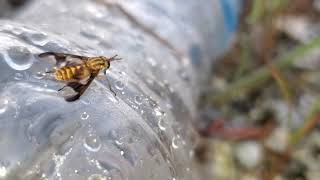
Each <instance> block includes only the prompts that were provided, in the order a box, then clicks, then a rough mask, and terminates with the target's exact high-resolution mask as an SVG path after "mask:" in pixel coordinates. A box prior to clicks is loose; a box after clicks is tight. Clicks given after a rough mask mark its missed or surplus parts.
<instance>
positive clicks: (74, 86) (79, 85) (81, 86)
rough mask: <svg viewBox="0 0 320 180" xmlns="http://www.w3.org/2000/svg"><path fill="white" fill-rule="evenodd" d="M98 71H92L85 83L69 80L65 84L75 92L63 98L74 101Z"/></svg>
mask: <svg viewBox="0 0 320 180" xmlns="http://www.w3.org/2000/svg"><path fill="white" fill-rule="evenodd" d="M98 73H99V72H94V73H92V74H91V76H90V78H89V79H88V81H87V83H86V84H82V83H80V82H69V83H68V84H67V86H69V87H71V88H72V89H73V90H74V91H75V92H76V94H75V95H73V96H68V97H65V100H66V101H68V102H72V101H76V100H78V99H79V98H80V96H81V95H82V94H83V93H84V92H85V91H86V89H87V88H88V87H89V85H90V84H91V82H92V81H93V80H94V78H95V77H96V76H97V75H98Z"/></svg>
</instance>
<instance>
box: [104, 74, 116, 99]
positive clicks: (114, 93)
mask: <svg viewBox="0 0 320 180" xmlns="http://www.w3.org/2000/svg"><path fill="white" fill-rule="evenodd" d="M106 80H107V81H108V86H109V89H110V91H111V92H112V93H113V95H114V96H117V94H116V92H114V90H113V89H112V87H111V83H110V81H109V79H108V77H107V76H106Z"/></svg>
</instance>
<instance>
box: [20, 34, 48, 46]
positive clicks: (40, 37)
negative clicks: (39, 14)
mask: <svg viewBox="0 0 320 180" xmlns="http://www.w3.org/2000/svg"><path fill="white" fill-rule="evenodd" d="M25 36H26V38H27V39H28V40H29V41H31V42H32V43H33V44H35V45H40V46H43V45H45V44H46V43H47V36H46V35H45V34H43V33H39V32H35V33H28V34H25Z"/></svg>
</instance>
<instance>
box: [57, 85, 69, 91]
mask: <svg viewBox="0 0 320 180" xmlns="http://www.w3.org/2000/svg"><path fill="white" fill-rule="evenodd" d="M67 86H68V85H64V86H63V87H62V88H60V89H58V91H61V90H63V89H64V88H66V87H67Z"/></svg>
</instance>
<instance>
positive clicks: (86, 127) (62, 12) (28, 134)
mask: <svg viewBox="0 0 320 180" xmlns="http://www.w3.org/2000/svg"><path fill="white" fill-rule="evenodd" d="M239 9H240V1H238V0H199V1H194V0H176V1H158V0H136V1H131V0H122V1H112V0H39V1H32V2H30V3H29V4H28V6H26V7H24V9H22V10H21V11H19V13H17V14H15V16H13V17H12V18H11V19H10V20H2V21H0V42H1V43H0V59H1V61H0V179H14V180H16V179H17V180H20V179H23V180H29V179H30V180H31V179H32V180H33V179H50V180H55V179H63V180H64V179H67V180H73V179H74V180H79V179H80V180H81V179H88V180H109V179H112V180H144V179H145V180H165V179H168V180H178V179H184V180H189V179H198V174H199V170H197V169H195V168H194V167H193V163H192V159H193V155H194V153H193V149H194V146H195V142H196V139H197V133H196V132H195V131H194V130H193V128H192V124H191V120H192V119H193V118H194V117H195V116H196V112H197V110H196V102H197V97H198V94H199V91H200V89H201V85H202V82H203V80H204V79H206V78H207V76H208V74H207V72H209V70H210V64H211V63H212V60H213V59H214V58H215V57H217V56H218V55H220V54H221V53H222V52H223V50H224V49H225V48H226V47H227V46H228V43H229V42H230V39H231V37H232V33H233V31H234V30H235V28H236V24H237V15H238V11H239ZM46 51H54V52H65V53H71V54H77V55H85V56H100V55H103V56H112V55H114V54H118V55H119V56H120V57H121V58H122V59H123V60H122V61H118V62H112V64H111V67H110V69H108V70H107V71H106V75H103V73H102V74H101V75H99V76H98V77H97V78H96V79H95V80H94V81H93V83H92V84H91V85H90V86H89V88H88V90H87V91H86V92H85V93H84V95H83V96H81V97H80V99H79V100H78V101H75V102H66V101H65V100H64V99H63V94H61V93H59V92H58V91H57V89H59V88H61V87H62V86H63V85H64V84H63V83H61V82H58V81H56V80H54V79H52V78H50V77H48V75H47V74H46V73H45V72H46V71H48V70H50V69H52V68H53V66H54V64H52V63H51V62H50V61H47V60H43V59H39V58H38V56H37V54H39V53H42V52H46ZM106 78H108V79H109V80H110V84H111V88H112V89H113V90H114V91H115V93H116V96H114V95H113V93H112V92H111V91H110V90H109V88H108V81H107V79H106Z"/></svg>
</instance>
